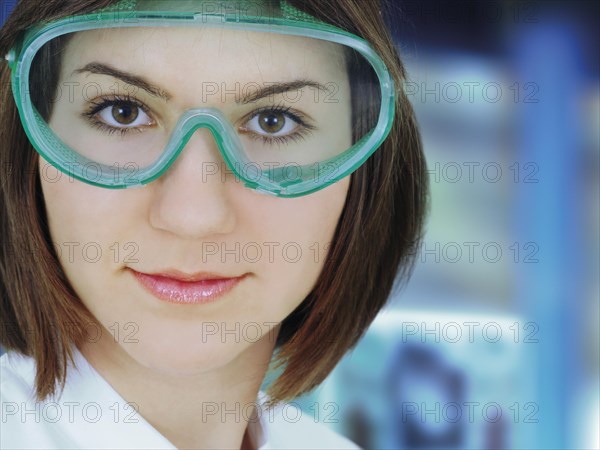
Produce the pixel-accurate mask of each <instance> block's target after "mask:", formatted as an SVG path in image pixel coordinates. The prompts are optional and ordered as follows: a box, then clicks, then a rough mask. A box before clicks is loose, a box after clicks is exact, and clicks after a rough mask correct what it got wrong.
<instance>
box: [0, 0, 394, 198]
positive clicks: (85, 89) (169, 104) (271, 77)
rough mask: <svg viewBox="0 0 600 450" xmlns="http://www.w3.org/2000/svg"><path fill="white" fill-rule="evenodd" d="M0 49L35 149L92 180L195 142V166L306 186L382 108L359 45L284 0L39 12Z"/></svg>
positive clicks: (353, 160) (379, 84) (384, 114)
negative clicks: (55, 16)
mask: <svg viewBox="0 0 600 450" xmlns="http://www.w3.org/2000/svg"><path fill="white" fill-rule="evenodd" d="M6 59H7V60H8V62H9V65H10V68H11V70H12V89H13V94H14V98H15V101H16V104H17V107H18V109H19V114H20V117H21V121H22V123H23V126H24V129H25V131H26V133H27V135H28V137H29V139H30V141H31V143H32V144H33V146H34V148H35V149H36V150H37V151H38V152H39V154H40V155H41V156H42V157H43V158H44V159H46V160H47V161H48V162H49V163H51V164H52V165H53V166H54V167H56V168H57V169H58V170H60V171H61V172H63V173H65V174H68V175H70V176H72V177H74V178H76V179H78V180H81V181H83V182H86V183H89V184H92V185H96V186H101V187H105V188H129V187H136V186H141V185H145V184H148V183H150V182H152V181H153V180H155V179H157V178H159V177H160V176H161V175H163V174H164V173H165V172H166V171H167V170H168V169H169V167H171V165H172V164H173V163H174V162H175V161H176V160H177V157H178V156H179V154H180V153H181V152H182V151H183V150H184V148H188V149H191V147H194V149H196V148H201V149H203V151H205V152H206V153H205V154H204V155H203V158H204V159H203V161H205V163H203V164H202V166H203V167H199V168H198V170H199V171H201V172H203V173H209V174H210V173H216V171H215V167H217V168H218V166H219V165H221V167H222V170H224V171H226V172H232V173H233V174H234V175H235V176H236V177H237V178H239V179H240V180H242V181H243V182H244V185H245V186H247V187H248V188H251V189H256V190H257V191H259V192H264V193H268V194H273V195H277V196H280V197H297V196H301V195H306V194H309V193H312V192H315V191H317V190H320V189H323V188H324V187H327V186H329V185H331V184H332V183H334V182H336V181H338V180H340V179H342V178H344V177H346V176H347V175H349V174H351V173H352V172H353V171H355V170H356V169H357V168H358V167H360V166H361V164H363V163H364V162H365V161H366V159H367V158H368V157H369V156H370V155H371V154H372V153H373V152H374V151H375V150H376V149H377V148H378V147H379V146H380V145H381V143H382V142H383V140H384V139H385V138H386V137H387V135H388V133H389V131H390V128H391V126H392V122H393V118H394V103H395V90H394V83H393V80H392V79H391V77H390V74H389V73H388V70H387V68H386V67H385V65H384V63H383V61H382V60H381V58H380V57H379V56H378V55H377V53H376V52H375V51H374V50H373V49H372V48H371V47H370V46H369V44H368V43H367V42H366V41H365V40H363V39H361V38H359V37H357V36H355V35H353V34H351V33H348V32H346V31H344V30H342V29H339V28H336V27H334V26H331V25H329V24H326V23H323V22H321V21H318V20H316V19H314V18H312V17H311V16H309V15H307V14H305V13H304V12H301V11H299V10H298V9H296V8H294V7H292V6H291V5H289V4H287V3H286V2H285V1H281V2H278V1H266V0H265V1H258V2H253V1H236V2H223V1H219V2H209V1H206V0H201V1H183V0H155V1H146V0H138V1H135V0H133V1H132V0H128V1H122V2H119V3H116V4H115V5H114V6H112V7H110V8H105V9H103V10H99V11H97V12H95V13H92V14H86V15H79V16H71V17H66V18H64V19H60V20H57V21H54V22H51V23H43V24H39V25H37V26H36V27H34V28H32V29H30V30H28V31H27V32H26V34H25V35H24V36H23V38H22V40H21V42H20V43H19V44H18V45H17V46H15V48H13V49H11V51H10V52H9V54H8V55H7V56H6ZM204 128H206V129H208V130H209V131H210V133H208V131H207V130H204V131H205V132H204V133H201V132H199V133H196V132H197V131H202V130H203V129H204ZM203 178H205V176H204V175H203Z"/></svg>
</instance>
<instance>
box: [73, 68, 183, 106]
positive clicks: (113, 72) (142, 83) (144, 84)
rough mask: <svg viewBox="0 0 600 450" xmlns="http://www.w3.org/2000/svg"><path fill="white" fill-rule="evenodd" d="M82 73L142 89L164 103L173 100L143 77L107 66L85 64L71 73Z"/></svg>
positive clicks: (167, 93)
mask: <svg viewBox="0 0 600 450" xmlns="http://www.w3.org/2000/svg"><path fill="white" fill-rule="evenodd" d="M84 72H89V73H95V74H98V75H108V76H111V77H114V78H118V79H120V80H121V81H123V82H125V83H127V84H130V85H132V86H136V87H138V88H140V89H143V90H144V91H146V92H148V93H149V94H150V95H152V96H153V97H159V98H162V99H163V100H166V101H169V100H171V98H173V96H172V95H171V94H170V93H169V92H168V91H165V90H163V89H161V88H159V87H158V86H155V85H153V84H152V83H150V82H149V81H148V80H146V79H145V78H144V77H141V76H138V75H134V74H132V73H128V72H123V71H121V70H119V69H116V68H114V67H112V66H109V65H108V64H104V63H99V62H93V63H89V64H86V65H85V66H84V67H82V68H81V69H76V70H74V71H73V73H84Z"/></svg>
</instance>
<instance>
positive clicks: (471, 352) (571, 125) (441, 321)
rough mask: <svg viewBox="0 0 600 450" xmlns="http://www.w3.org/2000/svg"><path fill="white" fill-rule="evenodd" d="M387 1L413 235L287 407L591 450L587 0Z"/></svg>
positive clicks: (355, 422) (460, 444)
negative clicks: (418, 192)
mask: <svg viewBox="0 0 600 450" xmlns="http://www.w3.org/2000/svg"><path fill="white" fill-rule="evenodd" d="M15 3H16V1H11V0H0V5H1V7H0V24H1V23H3V22H4V20H5V19H6V17H7V15H8V13H9V12H10V10H11V9H12V7H14V4H15ZM390 3H391V4H390V6H389V8H388V11H387V20H388V23H389V25H390V28H391V29H392V30H393V35H394V39H395V42H396V44H397V47H398V50H399V52H400V54H401V56H402V58H403V61H404V62H405V64H406V66H407V69H408V71H409V79H408V80H407V82H406V85H405V86H403V88H404V89H405V91H406V92H407V94H408V95H409V98H410V100H411V101H412V103H413V105H414V107H415V109H416V113H417V116H418V120H419V123H420V125H421V131H422V136H423V141H424V145H425V152H426V155H427V160H428V165H429V174H430V180H431V189H432V195H431V214H430V219H429V222H428V226H427V234H426V237H425V242H424V245H423V247H422V248H421V249H420V252H419V254H418V260H417V265H416V268H415V272H414V275H413V278H412V279H411V281H410V283H409V284H408V286H407V287H406V289H404V290H403V291H401V292H396V293H394V295H393V296H392V297H391V299H390V304H389V307H388V308H387V309H386V310H385V311H383V312H382V313H381V314H380V316H379V317H378V318H377V320H376V321H375V322H374V324H373V326H372V327H371V328H370V329H369V331H368V332H367V334H366V335H365V337H364V338H363V339H362V341H361V342H360V344H359V345H358V346H357V347H356V348H355V349H354V350H353V351H352V352H350V353H349V354H348V355H347V357H346V358H345V359H344V360H343V361H342V362H341V363H340V364H339V366H338V367H337V368H336V370H335V371H334V372H333V373H332V374H331V376H330V377H329V378H328V379H327V380H326V382H325V383H323V385H322V386H321V387H319V388H318V389H317V390H315V391H314V392H312V393H311V394H310V395H307V396H304V397H302V398H301V399H299V400H298V404H299V405H300V406H301V407H302V408H303V411H304V413H305V414H307V415H309V416H310V417H312V418H314V420H315V421H317V422H321V423H324V424H325V425H327V426H330V427H331V428H333V429H335V430H336V431H338V432H340V433H343V434H345V435H347V436H348V437H350V438H351V439H353V440H354V441H355V442H356V443H358V444H359V445H361V446H362V447H364V448H390V449H391V448H394V449H396V448H398V449H421V448H428V449H467V448H469V449H470V448H477V449H525V448H526V449H550V448H552V449H555V448H561V449H562V448H569V449H571V448H573V449H574V448H600V438H599V425H598V424H599V423H600V413H599V404H600V399H599V396H600V388H599V380H600V377H599V375H600V370H599V365H600V360H599V354H600V348H599V340H600V338H599V334H598V329H599V320H600V319H599V317H600V310H599V304H600V286H599V273H600V267H599V254H600V252H599V247H600V237H599V229H600V228H599V226H600V219H599V216H600V213H599V205H600V198H599V197H600V195H599V192H600V186H599V179H600V177H599V166H600V155H599V148H600V145H599V128H600V126H599V123H600V107H599V103H600V88H599V76H600V70H599V54H600V51H599V50H600V49H599V48H598V47H599V42H600V39H599V35H598V28H599V16H600V11H599V6H598V2H593V1H569V2H567V1H564V2H559V1H552V2H548V1H518V2H509V1H456V2H443V1H429V0H428V1H401V0H397V1H392V2H390Z"/></svg>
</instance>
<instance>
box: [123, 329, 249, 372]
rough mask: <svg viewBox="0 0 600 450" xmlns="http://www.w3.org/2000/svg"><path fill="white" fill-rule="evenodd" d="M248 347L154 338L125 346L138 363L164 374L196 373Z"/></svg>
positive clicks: (213, 341)
mask: <svg viewBox="0 0 600 450" xmlns="http://www.w3.org/2000/svg"><path fill="white" fill-rule="evenodd" d="M245 347H247V344H245V343H233V344H232V343H223V342H221V341H220V340H219V339H206V340H205V341H204V342H202V340H201V339H197V340H182V339H179V338H178V337H177V338H175V339H173V338H172V337H171V338H166V339H164V340H155V342H148V343H147V344H142V341H141V340H140V342H139V343H135V344H133V343H132V344H129V345H124V349H125V351H126V352H127V353H128V354H129V356H130V357H131V358H133V359H134V360H135V361H136V362H137V363H138V364H141V365H142V366H144V367H147V368H148V369H151V370H153V371H156V372H158V373H162V374H164V375H179V376H188V375H190V376H191V375H197V374H202V373H204V372H208V371H212V370H216V369H218V368H220V367H224V366H226V365H227V364H229V363H231V362H232V361H233V360H234V359H235V358H236V357H238V356H239V355H240V353H242V352H243V351H244V350H245Z"/></svg>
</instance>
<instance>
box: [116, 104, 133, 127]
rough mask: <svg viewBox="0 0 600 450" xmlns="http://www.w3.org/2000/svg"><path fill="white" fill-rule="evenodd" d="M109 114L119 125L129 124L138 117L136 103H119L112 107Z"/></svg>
mask: <svg viewBox="0 0 600 450" xmlns="http://www.w3.org/2000/svg"><path fill="white" fill-rule="evenodd" d="M111 114H112V117H113V119H115V120H116V121H117V123H119V124H120V125H130V124H132V123H133V122H135V119H137V118H138V115H139V108H138V107H137V106H136V105H132V104H127V103H120V104H116V105H114V106H113V107H112V111H111Z"/></svg>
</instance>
